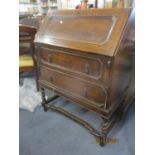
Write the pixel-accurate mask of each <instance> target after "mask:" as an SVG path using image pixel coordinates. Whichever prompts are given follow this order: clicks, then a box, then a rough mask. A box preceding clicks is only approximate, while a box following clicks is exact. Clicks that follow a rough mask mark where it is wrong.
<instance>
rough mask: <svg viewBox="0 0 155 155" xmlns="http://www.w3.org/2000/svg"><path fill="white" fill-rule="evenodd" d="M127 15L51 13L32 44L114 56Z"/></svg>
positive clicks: (122, 11) (124, 11) (97, 11)
mask: <svg viewBox="0 0 155 155" xmlns="http://www.w3.org/2000/svg"><path fill="white" fill-rule="evenodd" d="M130 13H131V9H123V8H122V9H118V8H117V9H90V10H89V9H88V10H58V11H52V12H50V13H49V14H48V15H47V16H46V17H45V20H44V21H43V23H42V24H41V26H40V29H39V31H38V33H37V35H36V38H35V43H43V44H48V45H52V46H58V47H65V48H70V49H75V50H80V51H82V52H90V53H96V54H103V55H107V56H113V54H114V52H115V50H116V48H117V46H118V43H119V41H120V38H121V35H122V34H123V30H124V27H125V25H126V23H127V21H128V17H129V15H130Z"/></svg>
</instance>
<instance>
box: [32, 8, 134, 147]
mask: <svg viewBox="0 0 155 155" xmlns="http://www.w3.org/2000/svg"><path fill="white" fill-rule="evenodd" d="M133 28H134V10H132V9H129V8H128V9H124V8H119V9H118V8H116V9H93V10H87V9H84V10H61V11H53V12H51V14H48V16H47V18H46V19H45V21H44V23H43V24H42V25H41V27H40V29H39V32H38V33H37V35H36V38H35V43H36V46H37V55H38V65H39V84H40V87H41V90H42V100H43V101H42V105H43V107H44V110H45V111H47V110H48V109H52V110H55V111H57V112H60V113H62V114H64V115H66V116H68V117H69V118H71V119H73V120H74V121H76V122H78V123H80V124H82V125H83V126H85V127H86V128H87V129H88V130H89V131H90V133H91V134H93V135H94V136H95V137H97V139H99V142H100V145H104V142H105V139H106V136H107V134H108V132H109V131H110V129H111V128H112V126H113V124H114V122H115V121H116V119H117V116H118V112H119V111H122V112H126V110H127V108H128V107H129V105H130V104H131V103H132V101H133V100H134V41H133V39H132V38H133V37H134V31H133ZM45 88H49V89H52V90H54V91H55V92H56V94H57V95H56V96H54V97H52V98H51V99H50V98H49V99H45V91H44V89H45ZM58 96H64V97H66V98H67V99H68V100H70V101H72V103H76V104H79V105H80V106H82V107H83V108H85V109H88V110H90V111H92V112H95V113H97V114H98V115H100V116H101V117H102V119H103V122H104V123H103V126H102V130H101V131H97V130H95V129H94V128H93V127H92V126H91V125H90V124H89V123H87V122H85V121H83V120H81V119H80V118H78V117H76V116H75V115H74V114H71V113H69V112H67V111H66V110H64V109H62V108H57V107H55V106H54V105H51V104H50V105H48V103H49V102H50V101H52V100H53V99H55V98H57V97H58Z"/></svg>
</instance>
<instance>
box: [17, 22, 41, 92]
mask: <svg viewBox="0 0 155 155" xmlns="http://www.w3.org/2000/svg"><path fill="white" fill-rule="evenodd" d="M36 32H37V29H36V28H35V27H32V26H26V25H19V76H20V75H21V73H23V72H32V71H33V72H34V73H35V80H36V88H37V91H38V90H39V85H38V72H37V60H36V56H35V47H34V38H35V34H36Z"/></svg>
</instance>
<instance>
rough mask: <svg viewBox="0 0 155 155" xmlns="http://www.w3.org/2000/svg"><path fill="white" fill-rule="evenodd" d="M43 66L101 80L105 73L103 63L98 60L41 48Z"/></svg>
mask: <svg viewBox="0 0 155 155" xmlns="http://www.w3.org/2000/svg"><path fill="white" fill-rule="evenodd" d="M40 57H41V61H42V63H43V64H48V65H51V66H54V67H58V68H61V69H65V70H69V71H71V72H74V73H78V75H79V74H82V75H84V76H89V77H92V78H94V79H99V78H100V77H101V76H102V72H103V63H102V61H101V60H100V59H98V58H93V57H86V56H84V55H79V54H74V53H69V52H64V51H60V50H56V49H48V48H44V47H42V48H41V51H40Z"/></svg>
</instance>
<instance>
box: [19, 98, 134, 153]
mask: <svg viewBox="0 0 155 155" xmlns="http://www.w3.org/2000/svg"><path fill="white" fill-rule="evenodd" d="M57 102H58V104H64V106H65V107H67V106H68V109H71V110H72V111H74V112H75V113H77V114H79V115H81V116H82V117H84V118H85V119H86V120H90V122H92V124H93V123H94V122H95V123H96V124H98V123H99V122H100V119H98V118H97V116H96V115H95V114H92V113H90V112H88V111H86V110H83V109H81V108H79V107H77V106H75V105H72V104H71V105H70V104H68V103H67V102H66V101H65V100H64V99H62V98H61V99H59V100H58V101H57ZM134 111H135V108H134V104H132V105H131V106H130V108H129V111H128V113H127V115H126V117H125V118H124V119H121V120H120V121H119V122H118V123H117V124H116V125H115V127H114V128H113V130H112V131H111V132H110V134H109V136H108V137H115V138H118V140H119V142H118V143H117V144H107V145H106V146H105V147H100V146H99V145H98V144H97V143H96V141H95V138H94V137H93V136H92V135H91V134H90V133H89V132H88V131H87V130H86V129H85V128H83V127H82V126H80V125H79V124H77V123H75V122H73V121H72V120H70V119H69V118H66V117H65V116H63V115H61V114H58V113H56V112H51V111H48V112H44V111H43V109H42V108H41V107H38V108H37V109H36V110H35V111H34V112H33V113H31V112H28V111H25V110H20V111H19V116H20V117H19V143H20V144H19V154H20V155H134V152H135V149H134V144H135V143H134V138H135V133H134V129H135V115H134ZM94 126H95V125H94Z"/></svg>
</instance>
